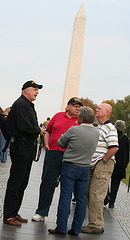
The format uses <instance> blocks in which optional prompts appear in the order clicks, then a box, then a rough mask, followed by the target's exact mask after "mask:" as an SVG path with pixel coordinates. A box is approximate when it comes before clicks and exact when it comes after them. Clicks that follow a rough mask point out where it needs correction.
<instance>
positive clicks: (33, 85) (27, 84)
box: [22, 80, 43, 91]
mask: <svg viewBox="0 0 130 240" xmlns="http://www.w3.org/2000/svg"><path fill="white" fill-rule="evenodd" d="M28 87H33V88H39V89H41V88H42V87H43V85H39V84H37V83H36V82H34V81H33V80H30V81H27V82H25V83H24V84H23V87H22V91H23V90H24V89H26V88H28Z"/></svg>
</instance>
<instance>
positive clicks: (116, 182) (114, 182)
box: [109, 175, 121, 204]
mask: <svg viewBox="0 0 130 240" xmlns="http://www.w3.org/2000/svg"><path fill="white" fill-rule="evenodd" d="M120 181H121V178H120V177H119V176H116V175H115V176H112V178H111V192H110V198H111V201H110V202H109V203H110V204H114V203H115V200H116V196H117V192H118V189H119V186H120Z"/></svg>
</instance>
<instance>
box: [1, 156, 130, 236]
mask: <svg viewBox="0 0 130 240" xmlns="http://www.w3.org/2000/svg"><path fill="white" fill-rule="evenodd" d="M43 158H44V151H43V152H42V156H41V159H40V160H39V162H37V163H35V162H34V163H33V167H32V171H31V175H30V181H29V185H28V187H27V189H26V191H25V196H24V200H23V204H22V206H21V210H20V214H21V215H22V216H23V217H27V218H28V219H29V222H28V223H27V224H22V227H21V228H18V227H13V226H9V225H6V224H3V221H2V212H3V200H4V194H5V188H6V183H7V179H8V176H9V168H10V158H9V156H8V161H7V162H6V163H0V240H41V239H46V240H59V239H61V238H65V239H67V240H68V239H77V238H79V239H81V240H86V239H87V240H128V239H130V204H129V203H130V193H127V187H126V186H125V185H124V184H123V183H122V184H121V186H120V189H119V192H118V196H117V201H116V203H115V208H114V209H109V208H108V207H104V220H105V231H104V233H103V234H98V235H91V234H83V233H81V234H79V237H72V236H69V235H68V234H66V236H65V237H63V236H60V235H56V236H54V235H51V234H49V233H48V231H47V229H48V228H55V226H56V225H55V221H56V210H57V204H58V198H59V187H58V188H57V189H56V192H55V195H54V199H53V203H52V206H51V209H50V213H49V216H48V217H47V218H46V219H45V222H44V223H42V222H40V223H36V222H32V221H31V218H32V216H33V214H34V213H35V210H36V208H37V202H38V193H39V185H40V178H41V172H42V166H43ZM74 209H75V204H71V214H70V217H69V221H68V229H70V225H71V222H72V218H73V212H74ZM84 224H85V225H86V224H87V217H86V219H85V221H84Z"/></svg>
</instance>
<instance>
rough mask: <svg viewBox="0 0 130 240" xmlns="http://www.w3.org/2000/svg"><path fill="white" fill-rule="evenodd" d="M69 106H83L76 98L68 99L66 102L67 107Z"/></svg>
mask: <svg viewBox="0 0 130 240" xmlns="http://www.w3.org/2000/svg"><path fill="white" fill-rule="evenodd" d="M69 104H72V105H75V104H79V105H80V106H83V104H82V102H81V101H80V99H79V98H77V97H73V98H70V100H69V101H68V105H69Z"/></svg>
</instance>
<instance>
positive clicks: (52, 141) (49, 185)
mask: <svg viewBox="0 0 130 240" xmlns="http://www.w3.org/2000/svg"><path fill="white" fill-rule="evenodd" d="M82 105H83V104H82V102H81V101H80V100H79V99H78V98H77V97H74V98H71V99H70V100H69V101H68V104H67V109H66V111H65V112H59V113H57V114H55V115H54V117H53V118H52V119H51V121H50V122H49V124H48V132H47V133H46V134H45V136H44V144H45V149H46V154H45V159H44V166H43V173H42V181H41V185H40V195H39V203H38V209H37V210H36V214H35V215H34V216H33V218H32V220H33V221H36V222H39V221H44V219H45V216H48V213H49V209H50V205H51V202H52V199H53V194H54V191H55V187H56V183H57V178H58V177H59V175H60V172H61V165H62V158H63V153H64V150H65V149H63V148H60V147H59V146H58V145H57V140H58V139H59V138H60V136H61V134H63V133H65V132H66V131H67V130H68V129H69V128H70V127H71V126H74V125H78V122H77V116H78V114H79V108H80V107H81V106H82Z"/></svg>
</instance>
